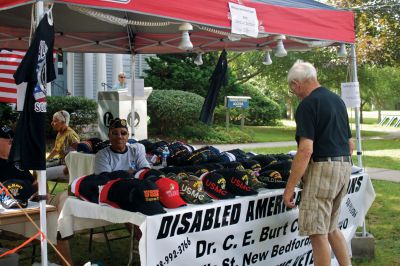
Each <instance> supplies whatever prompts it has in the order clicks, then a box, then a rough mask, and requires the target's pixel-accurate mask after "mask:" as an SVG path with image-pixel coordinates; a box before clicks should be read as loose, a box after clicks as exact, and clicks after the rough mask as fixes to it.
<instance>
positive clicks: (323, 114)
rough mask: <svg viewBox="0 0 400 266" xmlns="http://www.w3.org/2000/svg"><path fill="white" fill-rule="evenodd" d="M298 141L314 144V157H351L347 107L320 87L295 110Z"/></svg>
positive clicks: (338, 98) (332, 94)
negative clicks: (301, 139)
mask: <svg viewBox="0 0 400 266" xmlns="http://www.w3.org/2000/svg"><path fill="white" fill-rule="evenodd" d="M296 124H297V127H296V141H297V143H299V140H300V137H304V138H307V139H311V140H313V142H314V144H313V157H328V156H347V155H350V149H349V138H351V131H350V126H349V118H348V115H347V110H346V106H345V104H344V102H343V100H342V99H341V98H340V97H339V96H338V95H336V94H335V93H333V92H331V91H329V90H328V89H326V88H324V87H319V88H317V89H315V90H314V91H312V92H311V94H310V95H308V96H307V97H305V98H304V99H303V100H302V101H301V103H300V105H299V107H298V108H297V110H296Z"/></svg>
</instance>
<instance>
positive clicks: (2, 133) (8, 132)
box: [0, 125, 14, 139]
mask: <svg viewBox="0 0 400 266" xmlns="http://www.w3.org/2000/svg"><path fill="white" fill-rule="evenodd" d="M0 138H2V139H12V138H14V131H13V130H12V129H11V128H10V127H9V126H7V125H2V126H1V127H0Z"/></svg>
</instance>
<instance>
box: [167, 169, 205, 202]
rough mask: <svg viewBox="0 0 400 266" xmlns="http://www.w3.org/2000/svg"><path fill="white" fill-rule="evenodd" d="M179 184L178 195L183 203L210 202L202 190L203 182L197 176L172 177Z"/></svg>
mask: <svg viewBox="0 0 400 266" xmlns="http://www.w3.org/2000/svg"><path fill="white" fill-rule="evenodd" d="M171 178H172V179H174V180H175V181H176V182H178V184H179V193H180V195H181V197H182V199H183V200H184V201H186V202H187V203H191V204H204V203H209V202H211V201H212V199H211V197H210V196H208V195H207V193H206V192H205V191H204V188H203V181H202V180H200V179H199V178H198V177H197V176H194V175H186V176H178V175H175V176H172V177H171Z"/></svg>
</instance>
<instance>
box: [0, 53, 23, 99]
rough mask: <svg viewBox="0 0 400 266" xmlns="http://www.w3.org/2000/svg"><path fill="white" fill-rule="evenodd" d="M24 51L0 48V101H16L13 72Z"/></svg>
mask: <svg viewBox="0 0 400 266" xmlns="http://www.w3.org/2000/svg"><path fill="white" fill-rule="evenodd" d="M25 52H26V51H19V50H18V51H17V50H6V49H1V50H0V102H6V103H17V85H16V84H15V80H14V77H13V75H14V73H15V71H16V70H17V68H18V65H19V63H20V62H21V60H22V58H23V57H24V55H25Z"/></svg>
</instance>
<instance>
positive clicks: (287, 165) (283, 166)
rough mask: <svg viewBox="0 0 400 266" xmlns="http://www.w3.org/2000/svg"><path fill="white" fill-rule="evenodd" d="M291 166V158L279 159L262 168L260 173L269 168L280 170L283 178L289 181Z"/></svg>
mask: <svg viewBox="0 0 400 266" xmlns="http://www.w3.org/2000/svg"><path fill="white" fill-rule="evenodd" d="M291 167H292V161H291V160H283V161H277V162H273V163H271V164H269V165H267V166H265V167H263V168H262V169H261V170H260V174H262V173H263V172H266V171H269V170H274V171H278V172H279V173H280V174H281V176H282V179H283V180H285V181H287V180H288V179H289V175H290V169H291Z"/></svg>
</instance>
